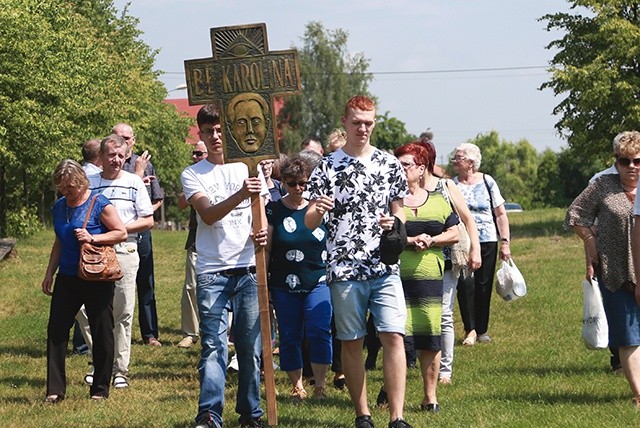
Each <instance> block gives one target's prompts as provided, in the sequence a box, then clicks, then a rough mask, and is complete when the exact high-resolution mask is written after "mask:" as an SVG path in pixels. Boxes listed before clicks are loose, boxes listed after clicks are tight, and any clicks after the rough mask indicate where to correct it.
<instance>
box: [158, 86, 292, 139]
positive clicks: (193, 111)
mask: <svg viewBox="0 0 640 428" xmlns="http://www.w3.org/2000/svg"><path fill="white" fill-rule="evenodd" d="M163 101H164V102H165V103H169V104H173V105H174V106H176V109H177V110H178V111H179V112H181V113H184V114H185V115H187V116H189V117H192V118H193V119H194V120H193V125H191V127H190V128H189V136H188V137H187V139H186V140H185V141H186V142H187V143H188V144H195V143H197V142H198V141H200V136H199V135H198V125H196V121H195V118H196V116H197V114H198V111H199V110H200V108H201V107H202V106H201V105H197V106H191V105H189V99H188V98H167V99H165V100H163ZM283 106H284V99H283V98H281V97H279V98H276V99H275V100H274V102H273V108H274V110H275V112H274V116H276V117H277V116H278V113H279V112H280V109H281V108H282V107H283Z"/></svg>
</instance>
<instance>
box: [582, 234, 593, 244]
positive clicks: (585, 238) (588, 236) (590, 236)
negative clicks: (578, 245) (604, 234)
mask: <svg viewBox="0 0 640 428" xmlns="http://www.w3.org/2000/svg"><path fill="white" fill-rule="evenodd" d="M591 238H593V233H592V234H591V235H587V236H585V237H584V238H582V240H583V241H584V242H587V240H589V239H591Z"/></svg>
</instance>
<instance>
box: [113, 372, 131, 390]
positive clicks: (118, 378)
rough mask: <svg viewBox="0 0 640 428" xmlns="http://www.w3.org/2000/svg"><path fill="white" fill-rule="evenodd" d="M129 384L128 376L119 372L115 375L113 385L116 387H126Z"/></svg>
mask: <svg viewBox="0 0 640 428" xmlns="http://www.w3.org/2000/svg"><path fill="white" fill-rule="evenodd" d="M128 386H129V381H128V380H127V377H126V376H125V375H122V374H117V375H115V376H114V377H113V387H114V388H126V387H128Z"/></svg>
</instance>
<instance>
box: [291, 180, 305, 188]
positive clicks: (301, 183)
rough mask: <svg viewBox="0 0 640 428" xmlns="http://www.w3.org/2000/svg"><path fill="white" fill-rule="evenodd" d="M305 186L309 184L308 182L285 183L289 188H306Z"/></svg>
mask: <svg viewBox="0 0 640 428" xmlns="http://www.w3.org/2000/svg"><path fill="white" fill-rule="evenodd" d="M307 184H309V182H308V181H287V186H289V187H296V186H300V187H307Z"/></svg>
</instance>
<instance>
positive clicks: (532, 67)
mask: <svg viewBox="0 0 640 428" xmlns="http://www.w3.org/2000/svg"><path fill="white" fill-rule="evenodd" d="M547 68H548V66H546V65H526V66H520V67H488V68H450V69H442V70H409V71H367V72H365V73H364V74H373V75H385V74H386V75H392V74H444V73H482V72H487V71H517V70H540V69H543V70H546V69H547ZM163 73H164V74H176V75H184V71H165V72H163ZM323 74H325V73H323ZM327 74H335V73H327Z"/></svg>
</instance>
